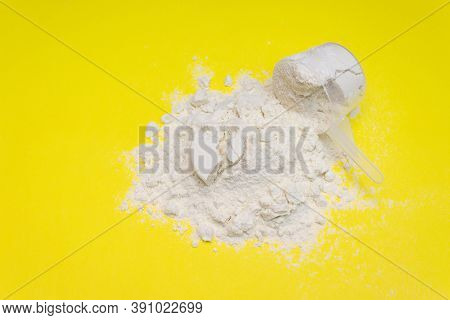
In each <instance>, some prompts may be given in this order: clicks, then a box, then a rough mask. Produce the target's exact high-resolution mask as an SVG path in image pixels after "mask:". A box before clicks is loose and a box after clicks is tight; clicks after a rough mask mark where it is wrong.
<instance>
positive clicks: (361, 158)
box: [326, 118, 384, 183]
mask: <svg viewBox="0 0 450 320" xmlns="http://www.w3.org/2000/svg"><path fill="white" fill-rule="evenodd" d="M348 125H349V123H348V119H347V118H344V120H343V121H341V122H339V123H337V124H335V125H332V126H331V127H330V128H329V129H328V130H327V131H326V134H327V135H328V136H329V137H330V138H331V140H333V142H334V143H336V144H337V145H338V146H340V147H341V148H342V150H343V151H344V152H345V153H346V154H347V156H348V157H349V158H350V159H352V160H353V162H355V163H356V165H357V166H358V167H360V168H361V170H362V171H364V173H365V174H366V175H367V176H368V177H369V178H370V179H372V180H373V181H374V182H376V183H382V182H383V180H384V177H383V174H382V173H381V171H380V170H379V169H378V168H377V167H376V166H375V165H374V164H373V163H372V162H370V160H369V159H367V157H366V156H365V155H364V153H363V152H362V151H361V150H359V149H358V147H357V146H356V145H355V143H354V142H353V141H352V139H351V137H349V136H348V134H347V133H346V131H347V130H346V129H345V128H346V127H348Z"/></svg>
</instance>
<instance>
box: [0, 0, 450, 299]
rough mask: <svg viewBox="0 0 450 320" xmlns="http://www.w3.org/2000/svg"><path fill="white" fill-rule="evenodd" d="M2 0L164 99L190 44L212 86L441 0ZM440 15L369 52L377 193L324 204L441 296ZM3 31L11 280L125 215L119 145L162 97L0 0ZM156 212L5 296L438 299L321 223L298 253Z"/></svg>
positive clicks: (445, 94) (444, 60)
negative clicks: (197, 237) (208, 231)
mask: <svg viewBox="0 0 450 320" xmlns="http://www.w3.org/2000/svg"><path fill="white" fill-rule="evenodd" d="M1 1H2V2H3V1H4V0H1ZM5 2H6V3H7V4H8V5H10V6H11V7H13V8H14V9H15V10H17V11H18V12H20V13H21V14H23V15H24V16H25V17H26V18H28V19H31V20H32V21H34V22H35V23H36V24H37V25H39V26H41V27H42V28H44V29H46V30H47V31H48V32H50V33H51V34H52V35H54V36H55V37H57V38H59V39H61V40H62V41H63V42H65V43H67V44H68V45H70V46H71V47H73V48H74V49H76V50H77V51H78V52H79V53H81V54H82V55H85V56H86V57H88V58H89V59H92V61H94V62H95V63H97V64H98V65H99V66H101V67H103V68H105V69H106V70H108V71H109V72H111V73H112V74H114V75H115V76H117V78H119V79H121V80H122V81H124V82H126V83H127V84H129V85H130V86H132V87H134V88H136V90H138V91H139V92H141V93H142V94H144V95H145V96H146V97H149V98H150V99H152V100H154V101H155V102H156V103H158V104H160V105H161V106H163V107H164V108H166V109H168V108H170V103H169V101H168V99H167V97H168V96H169V95H170V94H171V93H172V92H173V91H174V90H175V89H180V90H182V91H184V92H192V90H193V88H194V81H193V78H192V73H191V71H192V66H193V61H192V58H193V56H198V57H199V58H200V60H201V61H203V62H204V64H205V65H206V66H208V67H209V68H211V69H212V70H213V71H214V72H215V76H216V77H215V78H214V80H213V86H214V87H215V88H222V89H223V85H222V82H223V78H224V76H225V75H226V74H227V73H230V74H231V75H234V76H235V75H237V74H238V73H239V71H240V70H242V69H244V70H249V71H252V72H254V73H255V74H256V75H261V74H262V71H263V70H266V71H268V72H269V73H270V72H271V69H272V66H273V65H274V63H275V62H276V61H277V60H279V59H280V58H282V57H284V56H286V55H289V54H293V53H296V52H298V51H302V50H304V49H307V48H308V47H311V46H314V45H318V44H321V43H323V42H327V41H333V42H338V43H341V44H343V45H344V46H346V47H348V48H349V49H350V50H351V51H353V52H354V54H355V55H356V56H357V57H358V58H360V59H361V58H363V57H365V56H366V55H367V54H369V53H370V52H372V51H373V50H374V49H376V48H378V47H379V46H381V45H382V44H384V43H385V42H387V41H388V40H389V39H391V38H392V37H394V36H395V35H397V34H398V33H400V32H401V31H403V30H405V29H406V28H407V27H409V26H411V25H412V24H414V23H415V22H417V21H418V20H419V19H420V18H422V17H424V16H425V15H426V14H428V13H429V12H431V11H432V10H433V9H435V8H436V7H438V6H439V5H440V4H442V1H413V2H410V1H399V2H396V1H380V0H377V1H369V2H366V1H365V2H361V1H272V2H271V3H270V2H267V3H265V2H263V1H248V2H244V1H231V0H230V1H225V2H221V3H219V2H216V1H191V2H189V3H187V2H184V1H106V0H104V1H56V0H54V1H28V0H27V1H26V0H21V1H18V0H5ZM449 24H450V6H447V7H446V8H445V9H443V10H442V11H440V12H438V13H436V14H435V15H434V16H433V17H431V18H429V19H427V20H426V21H424V22H423V23H421V24H420V25H418V26H417V27H415V28H414V29H412V30H411V31H410V32H408V33H406V34H405V35H403V36H401V37H400V38H398V39H397V40H395V41H394V42H392V43H391V44H390V45H388V46H386V47H385V48H383V49H381V50H380V51H379V52H377V53H375V54H373V55H372V56H371V57H369V58H368V59H367V60H365V61H364V62H363V68H364V70H365V73H366V76H367V81H368V90H367V95H366V98H365V100H364V101H363V103H362V112H361V114H360V116H359V117H358V118H357V119H356V121H354V123H353V127H354V131H355V137H356V140H357V142H358V143H359V144H360V146H361V148H362V149H363V150H365V152H366V153H367V154H368V156H369V157H370V158H371V159H374V161H375V162H376V163H377V164H378V165H379V167H380V168H381V170H382V171H383V173H384V174H385V177H386V180H385V182H384V184H383V185H382V186H380V187H378V186H375V187H376V198H377V199H378V200H379V205H378V207H377V208H376V209H368V210H364V211H362V210H352V211H343V212H334V213H331V214H330V217H332V218H333V219H334V220H335V221H336V222H338V223H339V225H341V226H342V227H344V228H346V229H348V230H349V231H350V232H351V233H352V234H354V235H355V236H357V237H358V238H359V239H361V240H362V241H363V242H365V243H367V244H369V245H370V246H371V247H373V248H375V249H376V250H378V251H379V252H380V253H382V254H383V255H384V256H386V257H388V258H389V259H391V260H392V261H393V262H395V263H397V264H398V265H400V266H401V267H403V268H404V269H406V270H407V271H409V272H410V273H411V274H413V275H415V276H416V277H417V278H418V279H420V280H421V281H423V282H425V283H426V284H428V285H430V286H431V287H433V288H434V289H435V290H437V291H439V292H440V293H441V294H443V295H445V296H447V297H448V296H450V277H449V268H448V266H449V264H450V249H449V248H450V245H449V244H450V243H449V231H450V219H449V208H450V200H449V194H450V192H449V191H450V190H449V181H450V172H449V163H450V158H449V154H450V153H449V142H448V139H449V116H450V108H449V107H450V106H449V101H450V95H449V92H450V90H449V87H448V85H449V80H448V75H449V74H450V70H449V62H448V58H449V56H450V50H449V49H450V45H449V43H450V42H449V38H448V31H449ZM0 41H1V48H0V108H1V109H0V110H1V115H0V132H1V133H0V150H1V157H0V168H1V190H0V200H1V201H0V210H1V221H0V239H1V241H0V261H1V263H0V273H1V275H0V294H1V297H5V296H7V295H8V294H9V293H10V292H12V291H13V290H15V289H16V288H17V287H19V286H20V285H22V284H23V283H25V282H26V281H28V280H29V279H31V278H33V276H35V275H36V274H38V273H39V272H41V271H42V270H45V269H46V268H47V267H49V266H51V265H52V264H53V263H54V262H56V261H58V260H59V259H61V258H62V257H64V256H65V255H66V254H68V253H70V252H71V251H73V250H74V249H76V248H78V247H79V246H80V245H81V244H83V243H84V242H86V241H87V240H89V239H91V238H92V237H94V236H95V235H97V234H98V233H99V232H101V231H103V230H104V229H105V228H107V227H108V226H110V225H112V224H113V223H115V222H116V221H118V220H120V219H121V218H123V217H124V213H122V212H120V211H119V210H118V206H119V205H120V203H121V200H122V199H123V198H124V196H125V194H126V192H127V190H128V188H129V187H130V184H131V180H132V175H131V173H130V172H129V170H128V169H127V167H126V166H125V165H124V163H123V161H122V160H121V157H122V153H123V152H124V151H127V150H131V149H132V148H133V147H135V146H136V145H137V144H138V127H139V126H140V125H144V124H146V123H147V122H148V121H150V120H156V121H158V119H159V117H160V116H161V115H162V112H161V111H160V110H158V109H157V108H155V107H154V106H152V105H151V104H150V103H149V102H148V101H146V100H145V99H143V98H142V97H139V96H138V95H137V94H135V93H133V92H132V91H130V90H129V89H128V88H126V87H124V86H123V85H122V84H120V83H118V82H117V81H116V80H114V79H112V78H111V77H110V76H108V75H106V74H105V73H104V72H102V71H100V70H99V69H98V68H96V67H95V66H93V65H92V64H89V63H88V62H87V61H85V60H84V59H83V58H82V57H80V56H79V55H77V54H75V53H74V52H72V51H70V50H69V49H68V48H66V47H64V46H63V45H62V44H61V43H58V42H57V41H56V40H55V39H53V38H52V37H51V36H49V35H48V34H45V33H44V32H43V31H42V30H39V29H38V28H37V27H36V26H34V25H32V24H31V23H30V22H28V21H26V20H25V19H24V18H23V17H20V16H18V15H17V14H16V13H14V12H12V11H11V10H10V9H8V8H7V7H5V6H4V5H2V4H1V3H0ZM363 183H364V187H365V188H370V187H371V186H373V185H372V184H371V183H369V182H368V181H366V180H365V181H363ZM389 200H392V201H389ZM152 224H153V222H151V221H150V220H149V219H148V218H146V217H145V216H144V215H143V214H138V215H135V216H133V217H131V218H130V219H128V220H126V221H124V222H123V223H121V224H120V225H118V226H117V227H115V228H113V229H112V230H110V231H109V232H108V233H106V234H104V235H103V236H101V237H100V238H98V239H97V240H96V241H94V242H92V243H91V244H89V245H88V246H86V247H85V248H83V249H82V250H80V251H79V252H77V253H76V254H74V255H73V256H72V257H70V258H68V259H67V260H65V261H63V262H62V263H60V264H59V265H58V266H56V267H55V268H53V269H52V270H50V271H49V272H47V273H46V274H44V275H43V276H41V277H39V278H38V279H37V280H36V281H34V282H32V283H31V284H29V285H28V286H26V287H25V288H23V289H22V290H20V291H18V292H17V293H15V294H14V295H13V296H11V298H16V299H28V298H30V299H31V298H32V299H37V298H40V299H101V298H105V299H106V298H112V299H155V298H160V299H169V298H170V299H175V298H179V299H187V298H191V299H200V298H202V299H209V298H236V299H240V298H250V299H252V298H267V299H275V298H288V299H291V298H356V299H362V298H365V299H371V298H388V299H390V298H424V299H429V298H433V299H434V298H440V296H439V295H437V294H436V293H435V292H433V291H432V290H430V289H429V288H427V287H426V286H424V285H423V284H421V283H419V282H418V281H416V280H415V279H413V278H412V277H411V276H409V275H407V274H406V273H405V272H403V271H401V270H399V269H398V268H397V267H395V266H393V265H392V264H390V263H389V262H387V261H386V260H385V259H384V258H382V257H380V256H379V255H377V254H375V253H374V252H373V251H371V250H369V249H367V248H366V247H365V246H363V245H362V244H361V243H359V242H357V241H355V240H354V239H352V238H351V237H349V236H348V235H346V234H345V233H343V232H342V231H340V230H339V229H337V228H335V227H333V226H331V225H329V226H327V228H326V230H325V231H324V232H323V233H322V234H321V237H320V245H319V246H317V247H316V248H315V249H314V250H313V251H312V252H310V253H309V254H308V255H307V256H304V257H303V260H302V262H301V263H300V266H298V267H295V266H292V265H291V264H290V263H288V261H287V260H286V259H285V258H284V257H283V256H282V255H281V254H279V253H274V252H271V251H269V250H268V249H267V248H263V249H261V248H254V247H252V246H248V247H246V248H244V249H241V250H235V249H233V248H229V247H226V246H223V245H222V246H217V247H218V252H217V253H214V252H213V251H212V248H213V247H214V246H215V244H203V245H201V246H200V247H199V248H197V249H194V248H192V247H191V244H190V241H189V238H188V236H184V237H182V236H179V235H177V234H176V233H174V232H173V231H172V227H171V225H170V223H168V224H162V223H156V225H155V226H152Z"/></svg>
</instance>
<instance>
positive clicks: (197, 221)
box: [127, 76, 359, 248]
mask: <svg viewBox="0 0 450 320" xmlns="http://www.w3.org/2000/svg"><path fill="white" fill-rule="evenodd" d="M209 80H210V79H209V78H205V77H201V78H200V79H199V88H198V90H197V91H196V92H195V93H194V94H193V95H188V96H186V97H184V98H183V99H182V100H181V101H177V102H175V103H174V104H173V108H172V110H173V111H172V115H173V117H171V116H168V115H165V116H163V118H162V119H163V122H164V125H163V126H161V128H159V130H160V132H162V131H164V130H166V131H167V132H170V133H173V132H175V131H176V129H177V128H179V127H181V126H185V125H187V126H188V127H190V128H192V129H193V132H194V134H193V136H190V135H189V134H187V133H185V134H181V135H180V137H178V139H174V138H173V136H168V137H164V139H165V141H166V142H168V144H171V145H172V144H176V143H178V144H179V150H181V151H182V152H181V153H179V154H176V153H175V152H173V149H171V148H168V147H167V146H166V147H164V145H163V144H162V143H159V144H153V145H152V142H147V144H146V145H145V146H144V147H151V146H156V147H154V150H153V151H152V152H151V153H150V156H145V157H144V159H140V160H141V161H144V162H145V163H146V165H147V166H152V165H153V166H155V164H156V163H157V164H158V170H156V172H152V173H142V172H141V173H138V174H137V179H136V181H135V182H134V186H133V188H132V190H131V191H130V192H129V195H128V198H127V199H128V200H127V207H129V206H132V207H140V206H144V205H145V206H146V208H147V209H146V210H148V212H149V213H150V214H152V215H154V216H157V212H158V209H160V210H162V212H164V214H166V215H167V216H170V217H172V218H173V219H176V220H187V221H188V222H189V223H190V225H191V226H192V227H193V230H194V233H193V245H194V246H197V245H198V243H199V242H200V240H202V241H208V242H209V241H214V240H217V241H221V242H224V243H227V244H232V245H240V244H243V243H244V242H245V241H246V240H249V239H256V240H257V241H258V243H276V244H280V245H282V246H283V247H287V248H290V247H294V246H301V247H306V246H309V245H310V244H311V243H313V242H314V240H315V239H316V236H317V234H318V232H319V231H320V230H321V229H322V228H323V227H324V224H325V222H326V220H325V219H324V218H323V215H324V212H325V210H327V209H330V208H342V207H344V206H346V205H348V204H349V203H350V202H351V201H352V200H353V199H354V198H355V197H356V196H357V195H358V192H359V191H358V189H356V188H347V187H343V186H342V183H343V181H342V179H341V177H340V176H339V175H336V174H335V173H334V172H333V170H332V167H333V166H334V165H336V163H337V161H338V160H345V158H344V157H343V155H342V154H341V153H340V152H339V151H338V150H337V149H336V148H335V147H334V145H333V144H332V143H331V142H330V141H329V140H328V139H327V138H326V137H324V136H322V135H319V133H320V132H322V131H323V129H322V128H323V126H324V121H327V119H326V117H324V116H323V112H321V110H326V108H327V107H328V106H327V103H328V102H327V100H326V99H325V97H321V96H320V95H318V96H312V97H310V100H308V102H307V103H308V105H311V106H314V108H313V109H311V110H310V111H309V112H308V111H307V110H305V109H304V108H303V109H302V108H300V109H298V108H293V109H292V110H287V109H286V107H285V106H283V105H282V104H281V103H280V102H279V100H278V99H277V98H276V97H275V95H274V93H273V84H272V80H268V81H266V82H265V83H261V82H259V81H257V80H255V79H253V78H251V77H249V76H242V77H241V78H240V79H237V80H236V85H235V89H234V90H233V91H232V92H231V93H230V94H225V93H221V92H219V91H214V90H211V89H210V88H209ZM231 83H232V82H231V78H230V77H227V79H225V84H226V85H227V86H229V85H231ZM175 118H176V119H179V121H177V120H175ZM271 120H272V122H270V124H268V125H266V126H265V124H267V123H268V122H269V121H271ZM221 126H224V127H225V129H224V130H219V129H217V131H213V132H219V133H218V134H216V135H214V134H211V135H208V134H206V135H205V137H206V138H205V142H204V143H205V144H206V145H207V146H208V147H209V149H208V150H209V153H205V151H204V150H203V149H202V148H200V146H199V142H198V141H197V140H196V137H197V135H198V134H199V133H200V132H202V130H206V129H208V128H209V129H211V128H219V127H221ZM247 127H251V128H254V131H252V132H253V135H249V136H246V137H245V138H244V139H242V135H241V132H242V130H243V128H247ZM268 127H274V128H276V130H273V131H274V133H273V135H271V136H270V137H269V138H267V136H266V133H267V130H268ZM306 128H309V130H306ZM290 130H291V131H290ZM288 131H289V133H287V132H288ZM280 132H282V133H280ZM302 134H306V135H304V141H303V143H302V144H301V145H300V151H301V157H302V158H303V159H304V162H305V165H306V169H307V170H305V166H304V165H302V163H301V161H300V159H299V157H298V156H294V157H292V149H293V148H292V143H294V144H295V145H297V144H299V142H300V141H301V139H303V138H302ZM166 135H167V134H166ZM293 136H295V140H294V141H293V138H291V137H293ZM160 137H161V134H160ZM157 139H158V138H157V137H153V143H155V142H156V141H157ZM258 145H259V146H261V148H262V150H264V151H261V152H256V151H255V150H256V149H257V146H258ZM141 147H142V146H141ZM183 151H186V152H183ZM294 151H295V150H294ZM211 152H212V154H214V157H209V158H208V155H210V154H211ZM134 154H135V155H136V157H138V149H136V150H134ZM205 159H206V160H205ZM200 160H203V162H202V161H200ZM258 161H261V162H262V165H261V168H260V169H258V170H255V171H253V172H249V170H248V168H254V167H255V165H256V164H257V163H258ZM201 162H202V163H201ZM177 163H178V164H179V165H178V166H179V167H183V168H190V169H189V170H187V171H186V172H179V170H176V169H175V168H174V167H176V166H177V165H176V164H177ZM269 164H270V165H271V168H277V169H278V168H280V165H281V170H275V171H274V170H270V168H268V165H269ZM202 166H203V167H202ZM164 192H165V193H164ZM160 194H163V195H161V196H159V197H158V198H157V199H155V200H154V201H152V200H153V199H154V198H155V197H156V196H158V195H160ZM151 205H154V206H151ZM155 208H157V209H155Z"/></svg>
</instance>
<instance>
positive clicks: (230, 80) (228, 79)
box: [223, 75, 233, 87]
mask: <svg viewBox="0 0 450 320" xmlns="http://www.w3.org/2000/svg"><path fill="white" fill-rule="evenodd" d="M223 84H224V85H225V87H231V86H232V85H233V78H231V76H230V75H227V76H226V77H225V80H224V81H223Z"/></svg>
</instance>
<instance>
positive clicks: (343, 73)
mask: <svg viewBox="0 0 450 320" xmlns="http://www.w3.org/2000/svg"><path fill="white" fill-rule="evenodd" d="M273 81H274V93H275V96H276V97H277V99H278V100H280V102H281V103H282V104H284V105H285V106H286V107H289V108H292V107H293V106H296V105H298V104H301V103H303V99H304V98H305V97H307V96H308V95H312V94H313V93H314V91H313V90H315V89H316V88H321V89H323V91H324V92H325V94H326V96H327V98H328V100H329V102H330V104H331V110H330V118H331V119H333V120H331V125H329V126H328V127H327V128H326V129H325V128H324V131H325V132H324V133H325V134H327V135H328V136H329V137H330V138H331V140H332V141H333V142H334V143H335V144H337V145H338V146H339V147H341V149H342V150H343V151H344V152H345V153H346V154H347V156H348V157H349V158H350V159H352V161H353V162H354V163H355V164H356V165H357V166H358V167H360V168H361V170H362V171H364V172H365V173H366V174H367V176H369V178H370V179H372V180H373V181H374V182H376V183H381V182H382V181H383V174H382V173H381V172H380V170H379V169H378V168H377V167H376V166H375V165H374V164H373V163H372V162H370V160H369V159H368V158H367V157H366V156H365V155H364V153H362V151H361V150H359V149H358V147H357V146H356V145H355V143H354V141H353V138H352V133H351V128H350V123H349V120H348V118H347V115H348V114H349V113H350V112H351V111H352V110H354V109H355V107H356V106H357V105H358V103H359V101H360V100H361V99H362V97H363V96H364V91H365V85H366V79H365V76H364V72H363V70H362V68H361V65H360V64H359V61H358V60H357V59H356V57H355V56H354V55H353V54H352V53H351V52H350V51H349V50H348V49H346V48H345V47H343V46H341V45H339V44H337V43H325V44H322V45H320V46H317V47H314V48H310V49H308V50H307V51H304V52H301V53H298V54H295V55H292V56H289V57H286V58H284V59H282V60H281V61H279V62H278V63H277V64H276V65H275V68H274V73H273Z"/></svg>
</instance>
